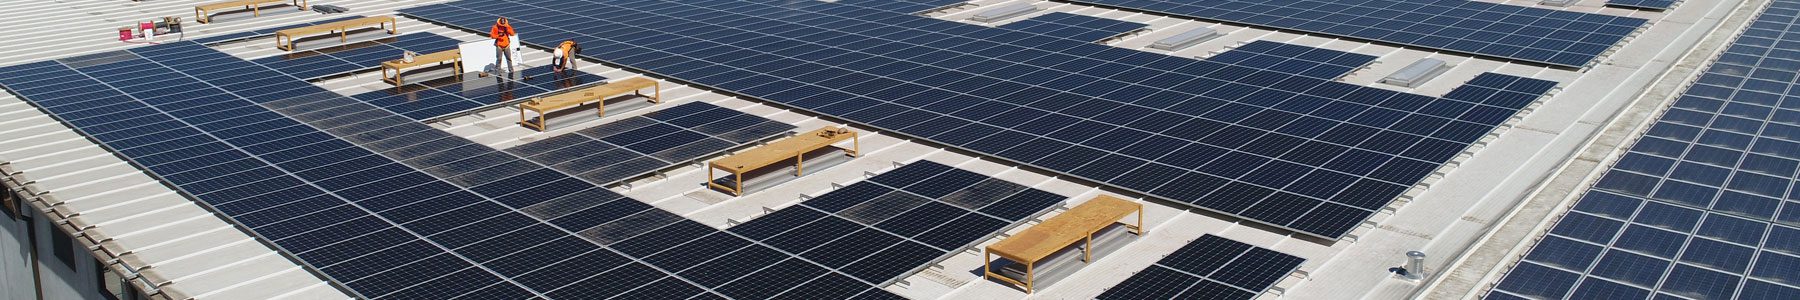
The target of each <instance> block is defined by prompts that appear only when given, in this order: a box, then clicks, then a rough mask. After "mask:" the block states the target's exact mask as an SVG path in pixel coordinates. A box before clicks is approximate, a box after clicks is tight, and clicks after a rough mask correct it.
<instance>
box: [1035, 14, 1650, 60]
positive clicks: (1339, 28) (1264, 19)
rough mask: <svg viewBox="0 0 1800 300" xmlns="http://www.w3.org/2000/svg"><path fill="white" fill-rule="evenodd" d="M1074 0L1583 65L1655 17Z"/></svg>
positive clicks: (1497, 55) (1271, 26) (1349, 36)
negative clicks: (1646, 18)
mask: <svg viewBox="0 0 1800 300" xmlns="http://www.w3.org/2000/svg"><path fill="white" fill-rule="evenodd" d="M1067 1H1068V2H1075V3H1087V4H1094V5H1101V6H1108V7H1116V8H1123V9H1130V10H1138V11H1149V12H1155V13H1161V14H1170V15H1177V16H1185V17H1192V18H1199V19H1206V20H1214V21H1223V22H1232V23H1240V24H1248V25H1253V26H1261V27H1270V28H1278V29H1287V30H1298V31H1304V32H1311V33H1318V34H1326V35H1333V36H1341V37H1347V38H1356V39H1364V40H1371V41H1378V42H1385V43H1394V44H1401V45H1409V46H1417V47H1425V48H1431V49H1438V50H1449V51H1455V52H1462V53H1469V54H1476V55H1484V56H1492V57H1500V58H1506V59H1512V60H1518V61H1524V62H1535V63H1545V64H1551V65H1558V66H1565V67H1577V68H1579V67H1582V66H1585V65H1587V64H1589V63H1592V62H1593V61H1594V60H1596V59H1598V58H1599V57H1600V55H1601V54H1602V53H1604V52H1606V51H1607V50H1609V49H1612V47H1613V46H1616V45H1618V44H1619V42H1621V41H1623V40H1624V39H1625V37H1627V36H1629V35H1631V33H1632V32H1635V31H1637V29H1638V28H1639V27H1642V26H1643V25H1644V24H1645V23H1647V22H1648V21H1646V20H1644V19H1639V18H1630V17H1617V16H1609V15H1603V14H1594V13H1579V12H1572V11H1559V10H1549V9H1542V8H1532V7H1522V6H1514V5H1505V4H1495V3H1488V2H1481V1H1464V0H1429V1H1394V0H1378V1H1335V0H1301V1H1283V2H1279V3H1266V2H1264V1H1251V0H1222V1H1208V2H1204V3H1200V2H1191V1H1177V0H1067Z"/></svg>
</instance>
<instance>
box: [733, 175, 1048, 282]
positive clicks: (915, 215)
mask: <svg viewBox="0 0 1800 300" xmlns="http://www.w3.org/2000/svg"><path fill="white" fill-rule="evenodd" d="M1062 201H1063V197H1061V196H1058V195H1056V194H1053V193H1049V192H1045V191H1041V190H1036V189H1030V188H1027V187H1025V186H1021V185H1018V184H1015V183H1011V182H1007V181H1004V180H1000V179H995V178H990V177H987V176H984V175H980V174H976V173H974V172H970V171H967V170H962V169H957V168H953V167H950V166H946V165H943V164H938V163H935V162H930V161H920V162H914V163H910V164H907V165H906V166H903V167H900V168H897V169H894V170H892V171H888V172H887V173H882V174H881V175H877V176H875V177H872V178H870V179H869V180H866V181H862V182H859V183H856V184H852V185H850V186H846V187H843V188H839V189H837V190H835V191H832V192H830V193H826V194H824V195H819V196H818V197H814V198H813V199H811V200H807V201H805V202H801V205H800V206H796V207H790V208H787V209H783V210H780V211H776V212H775V213H772V214H769V215H767V216H763V217H760V218H758V219H756V220H755V221H753V222H751V223H747V224H744V225H740V226H737V227H733V228H732V229H731V230H730V231H731V232H734V233H737V234H740V235H743V236H744V237H746V238H750V239H752V240H759V241H762V243H764V244H768V245H770V246H773V247H775V248H777V249H781V250H785V251H788V252H792V253H801V255H800V256H801V257H803V258H807V259H809V260H812V261H813V262H816V263H819V264H821V265H823V266H825V267H828V268H832V269H837V270H840V271H843V272H844V273H845V274H847V275H850V276H851V277H853V278H857V279H860V280H863V281H867V282H871V283H876V284H886V283H888V282H892V281H893V280H898V279H899V278H898V276H900V275H904V274H907V273H911V272H912V271H914V270H917V269H919V268H923V267H925V264H926V263H928V262H930V261H934V260H937V259H940V258H942V257H944V256H946V255H950V254H954V253H957V252H961V251H964V250H965V249H966V248H968V247H971V246H972V245H973V244H974V243H977V242H980V241H982V240H986V239H987V238H989V237H992V236H993V235H995V234H998V233H999V232H1001V231H1004V230H1006V228H1009V227H1012V226H1015V225H1017V224H1019V223H1020V222H1022V221H1024V220H1025V219H1026V218H1030V217H1033V216H1036V215H1040V214H1043V213H1044V212H1046V211H1048V210H1049V209H1050V208H1051V207H1053V206H1055V205H1057V204H1059V203H1062Z"/></svg>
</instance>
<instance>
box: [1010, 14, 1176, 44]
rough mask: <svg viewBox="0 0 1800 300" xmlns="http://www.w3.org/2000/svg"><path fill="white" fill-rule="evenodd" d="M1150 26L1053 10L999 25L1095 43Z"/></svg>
mask: <svg viewBox="0 0 1800 300" xmlns="http://www.w3.org/2000/svg"><path fill="white" fill-rule="evenodd" d="M1149 26H1150V25H1144V24H1143V23H1136V22H1126V21H1119V20H1113V19H1107V18H1100V17H1090V16H1084V15H1077V14H1071V13H1066V12H1053V13H1048V14H1044V15H1041V16H1036V17H1031V18H1030V19H1024V20H1019V21H1016V22H1012V23H1008V24H1006V25H1000V26H999V27H1000V28H1002V29H1011V30H1018V31H1023V32H1030V33H1036V34H1041V35H1046V36H1054V37H1062V38H1066V39H1071V40H1077V41H1083V42H1097V41H1102V40H1106V39H1109V38H1112V37H1115V36H1119V35H1121V34H1125V33H1127V32H1132V31H1137V30H1139V29H1144V28H1145V27H1149Z"/></svg>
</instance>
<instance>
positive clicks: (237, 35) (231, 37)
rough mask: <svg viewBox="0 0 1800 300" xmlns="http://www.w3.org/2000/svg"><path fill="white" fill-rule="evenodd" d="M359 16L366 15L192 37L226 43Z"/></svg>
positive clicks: (209, 43) (205, 41)
mask: <svg viewBox="0 0 1800 300" xmlns="http://www.w3.org/2000/svg"><path fill="white" fill-rule="evenodd" d="M361 18H366V17H364V16H360V15H356V16H348V17H341V18H334V19H327V20H323V21H316V22H305V23H300V24H293V25H283V26H277V27H270V28H266V29H257V30H250V31H243V32H234V33H227V34H222V35H215V36H209V37H204V38H198V39H194V42H195V43H200V44H206V45H212V44H218V43H226V42H235V41H241V40H247V39H253V38H257V37H269V36H273V35H274V34H275V32H276V31H281V30H285V29H291V28H300V27H306V26H313V25H318V24H325V23H331V22H337V21H345V20H354V19H361Z"/></svg>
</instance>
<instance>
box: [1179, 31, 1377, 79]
mask: <svg viewBox="0 0 1800 300" xmlns="http://www.w3.org/2000/svg"><path fill="white" fill-rule="evenodd" d="M1206 60H1207V61H1213V62H1220V63H1226V64H1231V65H1234V66H1241V67H1247V68H1254V69H1259V70H1269V71H1274V72H1279V73H1283V74H1297V75H1300V76H1304V77H1310V78H1318V79H1323V80H1337V78H1338V77H1344V75H1350V72H1355V71H1356V70H1357V69H1362V68H1363V67H1365V66H1368V65H1369V64H1371V63H1374V62H1375V56H1373V55H1365V54H1356V53H1350V52H1343V51H1337V50H1331V49H1325V48H1316V47H1307V46H1301V45H1294V44H1286V43H1278V42H1270V41H1262V40H1258V41H1254V42H1250V43H1247V44H1243V45H1241V46H1238V47H1237V48H1233V49H1231V50H1230V51H1225V52H1222V53H1219V54H1217V55H1213V56H1212V57H1208V58H1206Z"/></svg>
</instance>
